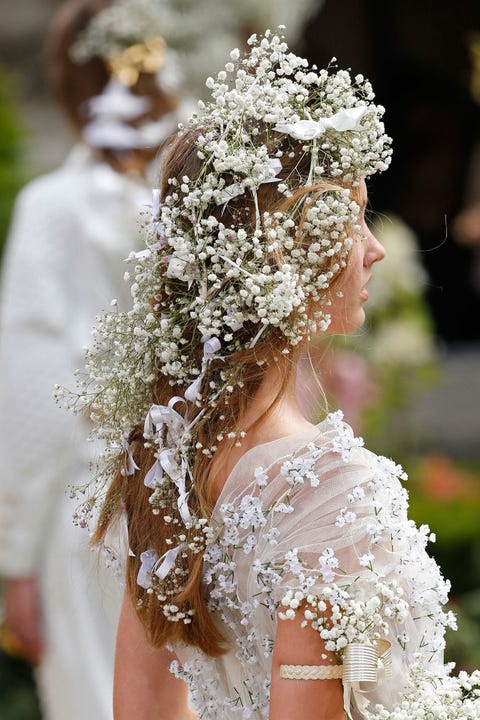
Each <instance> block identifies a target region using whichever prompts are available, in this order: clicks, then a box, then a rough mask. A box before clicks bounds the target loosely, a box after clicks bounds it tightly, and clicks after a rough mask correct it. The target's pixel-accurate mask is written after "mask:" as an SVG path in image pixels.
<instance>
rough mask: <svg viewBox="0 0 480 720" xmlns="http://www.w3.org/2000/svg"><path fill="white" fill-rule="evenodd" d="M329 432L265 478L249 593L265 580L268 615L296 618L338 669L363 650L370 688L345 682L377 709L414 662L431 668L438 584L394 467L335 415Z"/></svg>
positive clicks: (438, 646)
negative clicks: (271, 610)
mask: <svg viewBox="0 0 480 720" xmlns="http://www.w3.org/2000/svg"><path fill="white" fill-rule="evenodd" d="M330 425H331V426H330V431H328V428H327V433H326V434H324V435H323V436H322V438H321V439H320V440H319V441H318V442H315V441H312V442H311V443H310V444H309V445H308V446H307V448H306V450H305V449H302V452H301V453H300V454H298V455H297V456H296V455H295V454H293V455H292V456H290V457H286V458H284V459H283V460H281V461H280V462H278V463H277V464H276V465H274V466H271V467H270V468H268V469H266V470H265V472H268V473H269V474H270V481H269V482H268V484H267V485H266V486H265V489H264V491H263V493H262V499H263V503H262V504H263V507H264V508H265V507H267V508H269V509H268V511H266V512H265V526H264V527H263V528H262V532H261V535H260V537H259V541H258V544H257V547H256V559H255V562H254V565H253V566H252V572H251V576H250V577H251V586H250V589H249V592H254V591H255V586H256V585H257V586H258V584H259V581H258V577H259V573H262V572H263V573H268V574H269V577H270V578H271V579H273V581H272V600H273V605H274V607H275V608H276V612H277V615H278V617H279V618H280V619H281V620H287V621H288V619H289V618H291V619H293V618H294V617H296V616H297V615H298V613H301V614H302V616H303V618H302V619H303V621H304V623H305V624H311V625H312V626H313V627H314V628H315V629H316V630H318V632H319V633H320V635H321V637H322V638H323V640H324V641H325V647H326V650H328V651H330V652H332V653H334V655H335V656H336V658H337V661H338V663H339V664H344V663H345V667H346V662H347V660H346V658H347V657H348V658H351V657H353V653H354V652H357V651H360V652H363V651H362V650H361V647H368V648H373V650H374V655H373V657H374V660H373V661H372V662H373V663H374V665H375V668H374V669H372V668H370V669H371V670H372V672H374V675H375V680H374V681H373V682H371V683H365V684H364V683H362V684H361V685H360V684H359V683H356V684H354V697H355V704H356V707H357V711H358V712H360V710H361V709H362V708H365V707H366V706H367V704H368V699H369V693H370V695H371V698H372V699H373V698H375V701H376V702H379V701H381V700H382V697H383V695H384V694H386V696H388V697H390V699H391V696H392V693H393V694H395V692H397V691H398V692H399V691H400V690H401V679H402V678H405V677H406V675H407V674H408V667H409V665H410V662H411V660H412V658H413V657H414V656H415V657H418V656H419V655H421V656H422V658H423V659H424V660H425V661H427V662H432V663H435V662H441V659H442V650H443V645H444V630H445V625H447V624H450V623H451V616H450V615H449V614H448V613H445V612H444V611H443V608H442V605H443V604H444V603H445V602H446V600H447V592H448V585H447V583H446V582H445V581H444V580H443V578H442V576H441V574H440V571H439V569H438V566H437V565H436V563H435V562H434V561H433V560H432V559H431V558H430V557H429V556H428V555H427V553H426V551H425V546H426V544H427V541H428V539H429V538H430V533H429V530H428V528H427V527H426V526H423V527H421V528H417V527H416V526H415V524H414V523H413V522H411V521H409V520H408V518H407V509H408V499H407V493H406V490H405V489H404V488H403V486H402V484H401V480H403V479H405V475H404V473H403V471H402V469H401V467H400V466H398V465H395V464H394V463H393V462H392V461H391V460H388V459H386V458H382V457H378V456H376V455H374V454H372V453H370V452H368V451H367V450H365V449H364V448H363V447H361V442H360V441H358V440H356V439H355V438H354V437H353V433H352V431H351V429H350V428H349V427H348V426H347V425H345V424H344V423H342V422H341V419H340V417H338V416H337V417H336V418H335V417H334V418H333V419H332V420H331V421H330ZM359 648H360V650H359ZM377 656H378V657H380V661H378V658H377ZM319 662H321V660H320V659H319ZM349 662H350V661H349ZM377 665H378V667H379V668H380V670H381V672H380V671H379V673H378V672H377ZM345 673H346V669H344V677H345ZM377 676H378V677H377ZM380 676H382V678H383V682H382V683H380V682H378V683H377V679H378V678H379V677H380ZM390 676H391V677H392V679H388V678H389V677H390ZM362 677H363V675H362ZM372 677H373V676H372ZM344 684H345V682H344ZM360 687H361V688H362V692H360V689H359V688H360ZM360 716H362V715H361V713H360Z"/></svg>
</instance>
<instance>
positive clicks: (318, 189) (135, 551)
mask: <svg viewBox="0 0 480 720" xmlns="http://www.w3.org/2000/svg"><path fill="white" fill-rule="evenodd" d="M295 146H297V148H296V150H297V151H296V152H290V153H284V155H283V156H282V171H281V173H279V177H280V178H286V177H289V176H290V177H291V176H292V173H294V174H295V175H296V176H298V187H297V190H296V192H294V193H293V195H292V196H291V197H289V198H285V197H284V196H283V195H281V194H280V193H279V192H278V191H277V189H276V186H275V183H268V184H263V185H261V186H260V188H259V191H258V205H259V209H260V212H261V213H262V212H264V211H269V212H270V213H273V212H276V211H282V212H288V211H290V212H292V211H293V212H294V213H295V221H296V227H297V237H296V242H297V243H298V244H299V245H300V244H301V245H305V244H308V243H309V238H308V237H305V236H304V233H303V222H304V218H305V214H306V212H307V210H308V207H309V203H308V202H303V201H304V200H306V199H307V198H308V197H309V198H310V199H311V200H312V201H313V200H315V199H316V198H317V197H318V196H319V195H321V194H323V193H325V192H327V191H335V190H338V189H339V188H340V187H342V186H341V185H339V183H338V181H332V180H330V179H328V178H324V179H322V180H321V181H320V182H318V183H316V184H314V185H309V186H306V185H305V182H306V178H307V176H308V170H309V168H308V163H307V160H304V158H303V156H302V154H301V148H300V147H299V146H298V144H296V143H293V142H292V147H295ZM201 167H202V165H201V161H200V160H199V158H198V155H197V148H196V143H195V135H194V134H192V132H190V131H188V132H185V133H182V134H179V135H178V136H176V138H175V139H174V140H173V141H172V143H171V145H170V147H169V148H168V149H167V151H166V153H165V156H164V159H163V182H162V185H161V197H162V198H163V200H164V199H165V198H166V197H167V196H168V194H169V193H170V192H171V191H172V190H171V185H170V184H169V183H168V178H172V177H173V178H179V179H181V178H182V177H183V176H184V175H188V177H189V178H191V179H194V178H196V177H197V176H198V175H199V173H200V171H201ZM352 196H353V198H355V191H353V195H352ZM355 199H356V198H355ZM218 212H219V216H220V213H221V212H222V210H221V209H220V210H219V211H218ZM228 220H229V221H230V222H231V223H232V224H236V225H238V224H239V223H242V225H243V226H244V227H246V229H248V228H249V227H250V228H251V227H252V226H254V222H255V208H254V206H253V202H252V200H251V199H249V197H248V196H247V194H244V195H241V196H238V197H236V198H234V199H233V200H232V201H231V202H229V203H228V205H227V207H226V208H225V210H224V211H223V214H222V222H224V223H227V222H228ZM275 261H276V262H277V263H278V265H279V266H280V265H281V264H282V263H283V262H284V259H283V258H282V256H281V254H280V253H278V254H277V256H276V258H275ZM324 269H325V270H328V269H329V267H327V266H326V267H325V268H324ZM334 280H335V279H334ZM333 282H334V281H333ZM312 312H313V308H312ZM258 329H259V328H258V326H257V325H254V326H252V327H249V328H246V329H244V330H242V331H241V332H244V333H245V334H246V336H245V343H244V344H243V346H244V347H248V344H249V343H248V341H249V340H251V339H252V338H253V337H255V335H256V334H257V332H258ZM287 348H289V349H290V351H289V352H288V353H283V352H282V351H283V350H285V349H287ZM295 352H298V350H297V351H295V350H294V351H293V352H292V350H291V345H290V344H289V341H288V338H286V337H285V336H284V335H283V334H282V333H281V332H280V331H279V330H278V329H275V328H272V330H271V332H270V333H269V335H268V337H267V339H265V340H262V339H260V341H259V342H258V343H257V344H256V345H255V346H254V347H253V348H251V349H245V350H242V351H239V352H237V353H234V354H233V355H229V356H228V357H227V358H225V359H224V360H223V361H218V360H217V361H213V362H212V363H210V365H209V368H208V371H207V373H206V375H205V378H204V380H203V384H202V388H206V387H208V383H209V380H210V377H211V373H214V372H215V370H216V369H217V370H218V363H219V362H223V365H222V366H223V367H225V364H224V363H228V365H229V367H230V369H231V371H232V372H233V374H234V380H233V382H232V383H231V384H232V385H233V386H234V390H233V392H228V393H227V392H225V393H224V395H222V396H220V397H219V398H218V399H217V401H216V403H215V406H214V407H208V408H207V412H206V413H205V414H204V415H203V416H202V417H201V419H200V420H199V422H198V425H197V427H198V435H197V439H198V440H199V442H200V443H201V444H202V446H203V447H211V446H212V445H216V446H217V450H216V451H215V452H214V453H213V455H212V456H209V455H208V454H204V453H203V452H202V451H201V450H197V452H196V454H195V459H194V463H193V468H192V471H193V477H194V493H191V494H190V498H189V505H190V506H191V509H192V510H193V511H195V512H198V513H199V515H200V516H202V517H209V516H210V515H211V512H212V510H213V507H214V505H215V501H216V496H217V489H218V487H219V478H222V477H224V472H225V467H226V465H227V460H228V457H229V453H230V452H231V451H232V449H233V447H234V446H235V443H236V442H237V439H236V438H235V437H230V438H229V437H227V436H228V434H229V433H232V435H234V434H235V433H238V430H239V428H240V422H241V418H242V417H243V416H244V415H245V412H246V410H247V408H248V407H249V404H250V402H251V401H252V399H253V398H254V397H255V395H256V393H257V391H258V390H259V388H260V386H261V385H262V382H263V380H264V378H265V373H266V371H267V369H268V368H270V367H271V366H272V365H275V366H276V367H277V369H278V371H279V373H280V378H281V382H280V383H279V387H278V391H277V394H276V396H275V398H274V399H273V402H272V403H271V405H270V407H269V408H267V410H265V412H264V413H263V414H262V415H261V416H260V417H258V418H257V419H256V420H255V422H254V423H253V424H252V425H251V426H250V427H249V428H242V429H243V430H247V431H248V430H252V429H253V428H254V427H255V426H256V425H257V424H259V423H260V422H261V421H262V420H263V419H264V418H265V417H266V416H267V415H268V414H269V413H270V412H271V410H272V409H273V407H274V406H275V404H276V403H278V401H279V400H280V399H281V397H282V395H283V394H284V392H285V389H286V387H287V386H288V384H289V381H290V380H291V376H292V373H293V372H294V371H295V368H296V362H295V359H296V358H295ZM198 353H199V359H200V357H201V347H199V349H198ZM216 365H217V367H216ZM235 379H236V380H237V381H238V382H235ZM171 396H172V388H171V385H170V384H169V381H168V378H167V377H165V376H164V375H161V374H160V373H159V375H158V379H157V381H156V384H155V389H154V396H153V397H152V402H153V403H158V404H162V405H166V404H167V403H168V401H169V400H170V399H171ZM199 411H200V409H199V408H197V407H196V406H195V404H193V403H192V404H191V406H190V407H189V419H190V420H191V419H193V417H195V415H196V414H197V413H198V412H199ZM219 438H220V441H219V440H218V439H219ZM129 444H130V448H131V451H132V453H133V456H134V459H135V462H136V464H137V465H138V467H139V468H140V469H139V470H138V471H137V472H136V473H135V475H134V476H130V477H126V476H125V474H124V473H122V472H118V474H117V475H116V477H115V478H114V480H113V482H112V484H111V486H110V488H109V491H108V495H107V498H106V502H105V504H104V509H103V512H102V515H101V517H100V521H99V524H98V527H97V530H96V534H95V536H94V538H93V542H100V541H102V540H103V538H104V536H105V534H106V532H107V529H108V527H109V525H110V523H111V522H112V521H113V520H114V519H115V517H118V515H119V514H121V513H122V512H125V513H126V517H127V523H128V539H129V546H130V550H131V553H132V554H131V555H130V556H129V557H128V561H127V589H128V593H129V596H130V598H131V601H132V603H133V606H134V607H135V608H136V610H137V613H138V616H139V618H140V620H141V622H142V624H143V626H144V628H145V631H146V633H147V637H148V639H149V641H150V642H151V644H152V645H153V646H155V647H160V646H162V645H164V644H165V643H171V644H175V643H178V642H184V643H186V644H188V645H193V646H197V647H199V648H200V649H201V650H202V651H203V652H205V653H206V654H207V655H210V656H218V655H220V654H222V653H223V652H225V651H226V641H225V637H224V635H223V634H222V631H221V629H220V628H219V627H218V625H217V624H216V623H215V621H214V619H213V616H212V615H211V614H210V613H209V611H208V597H207V596H206V593H205V589H204V587H203V585H202V565H203V554H202V553H199V554H193V553H189V556H188V560H187V562H188V575H187V581H186V584H185V585H184V587H183V589H182V590H181V592H180V593H179V594H178V595H177V596H176V597H174V598H171V600H170V602H172V603H174V604H175V605H177V606H178V607H181V608H184V609H190V610H193V616H192V622H191V623H189V624H184V623H182V622H171V621H170V620H168V619H167V618H166V617H165V615H164V613H163V611H162V606H161V605H160V603H159V602H158V601H157V599H156V596H155V593H153V594H152V593H150V594H148V593H147V591H146V590H144V589H143V588H142V587H140V586H139V585H138V584H137V575H138V571H139V567H140V559H139V557H140V554H141V552H142V551H143V550H144V549H145V548H146V547H149V548H152V549H154V550H155V551H156V552H157V554H158V556H159V557H160V556H161V555H162V554H164V553H165V552H166V551H167V550H168V549H169V545H168V544H167V542H166V540H167V538H168V537H169V534H170V533H169V530H168V527H167V526H166V524H165V523H164V522H163V521H162V519H161V517H160V516H159V515H154V514H153V513H152V511H151V505H149V496H150V490H149V489H148V488H147V487H145V486H144V482H143V481H144V478H145V475H146V473H147V472H148V470H149V469H150V468H151V466H152V465H153V463H154V461H155V457H154V449H153V448H151V447H145V445H144V438H143V428H142V427H137V428H135V429H134V431H133V432H132V433H131V436H130V438H129Z"/></svg>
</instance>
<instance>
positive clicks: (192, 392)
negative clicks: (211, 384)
mask: <svg viewBox="0 0 480 720" xmlns="http://www.w3.org/2000/svg"><path fill="white" fill-rule="evenodd" d="M221 346H222V345H221V343H220V340H219V339H218V338H217V337H212V338H210V339H209V340H206V342H205V343H204V345H203V358H202V370H201V372H200V375H199V376H198V377H197V378H196V379H195V380H194V381H193V383H192V384H191V385H189V386H188V388H187V389H186V390H185V394H184V397H185V399H186V400H188V401H189V402H195V400H196V399H197V395H198V394H199V392H200V388H201V386H202V382H203V378H204V377H205V373H206V371H207V367H208V363H209V362H211V361H212V360H214V359H215V358H218V355H217V353H218V351H219V350H220V348H221Z"/></svg>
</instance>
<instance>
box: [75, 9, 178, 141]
mask: <svg viewBox="0 0 480 720" xmlns="http://www.w3.org/2000/svg"><path fill="white" fill-rule="evenodd" d="M135 1H136V3H137V4H138V2H139V0H135ZM123 4H125V3H123ZM118 5H120V6H121V5H122V3H118ZM141 5H142V3H141V1H140V4H139V7H138V10H141ZM128 7H129V17H130V31H129V32H128V33H126V32H125V25H126V23H125V18H123V22H122V15H121V13H120V15H119V14H118V8H117V3H114V4H113V5H112V6H109V7H107V8H105V9H104V10H102V11H101V12H99V13H98V14H97V15H95V16H94V17H93V18H92V20H91V21H90V22H89V24H88V25H87V27H86V28H85V30H84V31H83V32H81V33H80V35H79V37H78V38H77V40H76V42H75V43H74V44H73V46H72V48H71V50H70V55H71V58H72V60H73V61H74V62H76V63H78V64H80V65H81V64H82V63H84V62H86V61H87V60H90V59H91V58H93V57H100V58H102V60H104V62H105V64H106V67H107V68H108V71H109V74H110V80H109V82H108V83H107V85H106V87H105V88H104V90H103V92H102V93H101V94H100V95H98V96H96V97H93V98H91V99H90V100H89V101H87V102H86V103H85V104H84V108H83V110H84V112H85V113H86V115H87V116H88V118H89V120H88V122H87V123H86V125H85V126H84V128H83V133H82V134H83V138H84V140H85V142H86V143H87V144H88V145H90V146H92V147H97V148H102V149H104V150H112V151H118V152H122V151H129V150H133V149H147V148H155V147H158V146H159V145H160V144H161V143H162V142H163V141H164V140H165V139H166V138H167V137H168V136H169V135H170V134H171V133H172V132H173V131H174V130H175V128H176V125H177V123H178V117H177V115H176V113H173V112H169V113H166V114H164V115H163V116H162V117H160V118H159V119H157V120H144V121H143V122H137V123H136V124H135V126H134V125H132V124H131V121H133V120H136V119H137V118H141V116H142V115H144V114H145V113H147V112H148V111H149V110H150V109H151V107H152V105H153V101H152V99H151V98H149V97H148V96H145V95H141V96H139V95H137V94H135V93H134V92H133V91H132V88H133V87H134V86H135V85H136V84H137V82H138V80H139V79H140V76H141V75H142V74H143V75H151V76H153V77H154V79H155V84H156V86H157V87H158V90H159V91H160V92H164V93H167V94H168V93H177V92H178V91H179V88H180V86H181V82H182V73H181V71H180V66H179V62H178V58H177V56H176V54H175V52H173V51H172V50H171V49H170V48H169V47H168V46H167V43H166V41H165V39H164V38H163V37H162V35H161V31H162V26H161V24H159V23H158V22H157V23H153V24H151V25H150V27H148V28H147V27H144V25H140V26H138V27H136V26H135V22H134V19H135V17H136V16H137V15H138V13H135V12H133V11H134V10H135V8H134V7H132V6H131V3H130V5H129V6H128ZM102 28H103V29H105V28H108V33H107V32H106V33H104V36H103V35H102V32H101V30H102ZM99 29H100V31H99Z"/></svg>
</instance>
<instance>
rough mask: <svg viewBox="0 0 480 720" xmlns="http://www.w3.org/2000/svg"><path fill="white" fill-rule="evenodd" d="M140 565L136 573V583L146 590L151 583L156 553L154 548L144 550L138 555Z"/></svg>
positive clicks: (156, 558)
mask: <svg viewBox="0 0 480 720" xmlns="http://www.w3.org/2000/svg"><path fill="white" fill-rule="evenodd" d="M140 560H141V563H142V564H141V565H140V569H139V571H138V575H137V585H140V587H143V588H145V590H147V589H148V588H149V587H150V585H151V584H152V572H153V568H154V566H155V563H156V562H157V561H158V555H157V553H156V552H155V550H145V551H144V552H142V554H141V555H140Z"/></svg>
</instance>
